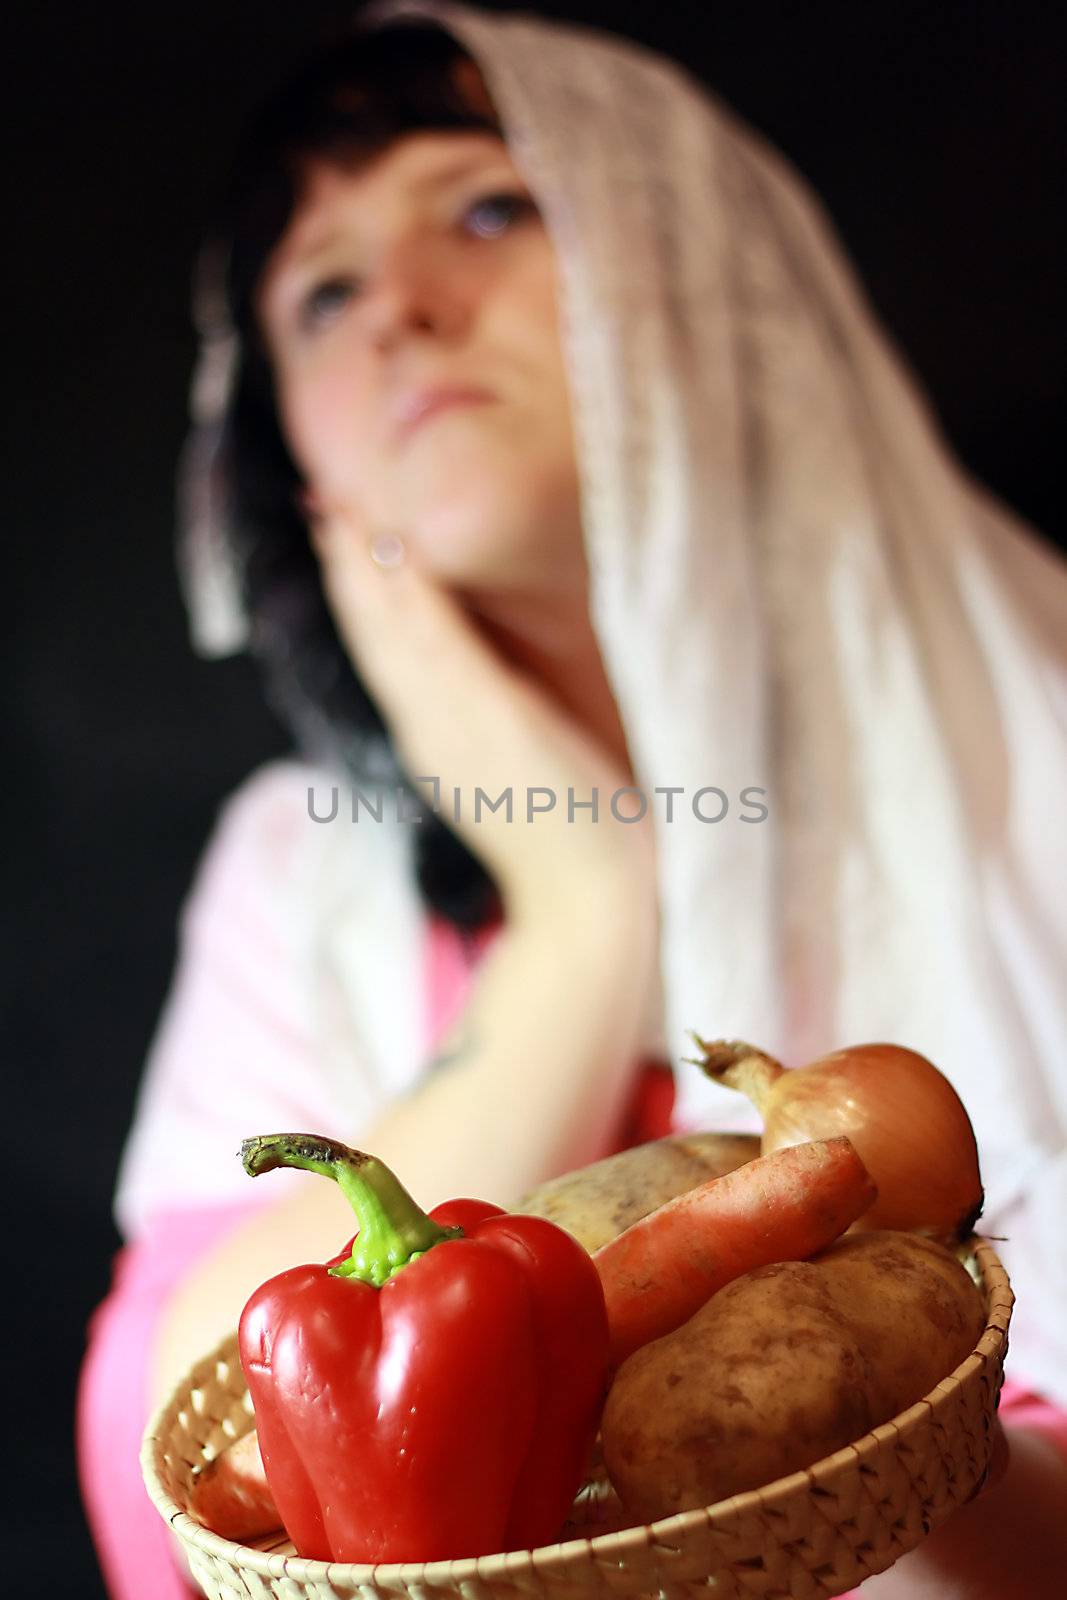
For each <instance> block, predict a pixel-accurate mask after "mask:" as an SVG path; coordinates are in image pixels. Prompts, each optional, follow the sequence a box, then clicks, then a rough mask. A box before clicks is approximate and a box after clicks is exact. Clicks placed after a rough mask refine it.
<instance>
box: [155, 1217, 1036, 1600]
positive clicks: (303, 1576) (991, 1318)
mask: <svg viewBox="0 0 1067 1600" xmlns="http://www.w3.org/2000/svg"><path fill="white" fill-rule="evenodd" d="M958 1254H960V1255H969V1254H973V1255H974V1257H975V1260H976V1262H977V1265H978V1269H979V1272H980V1275H981V1278H982V1284H983V1287H984V1289H985V1293H986V1297H987V1303H988V1307H989V1310H988V1315H987V1320H986V1326H985V1330H984V1332H983V1333H982V1336H981V1338H980V1339H979V1341H978V1343H977V1345H976V1346H975V1348H974V1349H973V1350H972V1351H971V1353H970V1355H968V1356H965V1357H964V1359H963V1360H962V1361H961V1362H960V1364H959V1365H958V1366H957V1367H955V1368H954V1369H953V1371H952V1372H950V1373H949V1374H948V1375H947V1377H944V1378H942V1379H941V1381H940V1382H939V1383H938V1384H936V1385H935V1387H934V1388H933V1389H931V1390H930V1391H929V1393H928V1394H925V1395H923V1397H922V1398H921V1399H920V1400H917V1401H916V1402H915V1404H914V1405H911V1406H909V1407H908V1408H907V1410H906V1411H901V1412H899V1413H898V1414H897V1416H895V1417H890V1418H889V1420H888V1421H886V1422H883V1423H880V1424H879V1426H878V1427H877V1428H872V1429H871V1430H870V1432H868V1433H865V1434H864V1435H863V1436H862V1437H861V1438H859V1439H857V1440H855V1441H854V1442H853V1443H851V1444H847V1445H844V1446H843V1447H842V1448H841V1449H840V1450H836V1451H834V1452H833V1453H832V1454H831V1455H828V1456H823V1457H821V1458H820V1459H819V1460H818V1461H814V1462H812V1463H811V1465H810V1466H807V1467H804V1468H802V1469H801V1470H800V1471H799V1472H791V1473H788V1474H787V1475H786V1476H784V1477H781V1478H776V1479H773V1480H772V1481H771V1482H770V1483H767V1484H763V1485H761V1486H760V1487H759V1488H756V1489H745V1490H744V1491H742V1492H741V1493H740V1494H736V1495H731V1496H730V1497H729V1498H728V1499H725V1500H718V1501H716V1502H715V1503H714V1505H710V1506H700V1507H698V1508H696V1509H695V1510H690V1511H679V1512H676V1513H674V1515H672V1516H670V1517H664V1518H661V1519H660V1521H658V1522H652V1523H636V1524H634V1525H633V1526H632V1527H628V1528H622V1529H618V1530H616V1531H615V1532H612V1533H602V1534H594V1535H593V1536H592V1537H578V1538H574V1539H567V1540H562V1541H559V1542H558V1543H556V1544H551V1545H541V1546H539V1547H538V1548H537V1549H534V1550H508V1551H503V1552H498V1553H497V1554H494V1555H485V1556H457V1557H452V1558H449V1559H447V1560H442V1561H428V1562H415V1561H404V1562H379V1563H377V1564H375V1563H373V1562H354V1561H317V1560H313V1559H311V1558H310V1557H307V1556H298V1555H290V1554H283V1553H281V1552H274V1553H270V1552H267V1551H263V1550H256V1549H254V1548H253V1547H252V1546H251V1545H245V1544H239V1543H237V1542H235V1541H234V1540H232V1539H226V1538H224V1537H223V1536H222V1535H221V1534H218V1533H213V1532H212V1531H211V1530H210V1529H209V1528H205V1527H204V1526H203V1524H202V1523H199V1522H197V1521H196V1519H195V1517H191V1516H190V1515H189V1513H188V1512H187V1511H183V1510H182V1508H181V1506H180V1505H179V1504H178V1502H177V1501H176V1500H174V1499H172V1498H171V1496H170V1495H169V1494H168V1493H167V1491H166V1490H165V1488H164V1487H163V1484H162V1481H161V1478H160V1470H159V1459H158V1458H159V1454H160V1451H161V1449H162V1447H163V1444H164V1441H165V1439H166V1437H167V1435H168V1434H169V1432H170V1428H171V1425H172V1424H173V1422H174V1421H175V1420H176V1419H177V1415H178V1412H179V1410H180V1409H181V1408H182V1397H183V1396H184V1395H185V1394H186V1393H187V1391H188V1390H189V1389H190V1388H193V1387H196V1384H195V1382H194V1379H195V1375H196V1374H197V1373H198V1372H200V1371H202V1370H205V1369H208V1370H209V1369H210V1368H211V1367H213V1366H214V1365H215V1364H216V1363H217V1362H219V1361H223V1360H225V1361H230V1360H232V1359H233V1347H234V1340H235V1337H236V1335H235V1333H232V1332H231V1333H229V1334H227V1336H226V1337H225V1338H224V1339H222V1340H220V1341H219V1343H218V1344H217V1345H216V1346H215V1347H214V1349H213V1350H211V1351H210V1352H209V1353H208V1354H207V1355H205V1356H203V1357H201V1359H200V1360H199V1361H198V1362H197V1363H196V1364H195V1366H193V1367H192V1368H190V1370H189V1371H188V1372H187V1373H186V1374H185V1375H184V1376H183V1377H182V1379H181V1380H180V1382H179V1383H178V1384H177V1385H176V1387H175V1389H174V1391H173V1393H172V1394H171V1395H170V1397H169V1398H168V1399H167V1400H165V1401H164V1402H163V1404H162V1405H161V1406H160V1407H159V1408H158V1410H157V1411H156V1413H155V1415H154V1416H153V1417H152V1418H151V1420H150V1421H149V1423H148V1426H147V1428H146V1429H145V1433H144V1437H143V1439H142V1443H141V1453H140V1461H141V1471H142V1475H143V1477H144V1483H145V1488H146V1490H147V1491H148V1494H149V1497H150V1499H151V1500H152V1503H153V1504H154V1505H155V1507H156V1509H157V1511H158V1512H159V1513H160V1515H161V1516H162V1518H163V1520H164V1521H165V1522H166V1523H167V1524H168V1525H169V1526H170V1527H171V1528H172V1529H173V1530H174V1532H175V1533H176V1534H177V1535H178V1536H179V1538H181V1539H182V1540H184V1541H185V1542H186V1543H188V1544H192V1545H194V1546H195V1547H196V1548H197V1549H200V1550H202V1551H204V1552H205V1554H208V1555H213V1556H216V1557H222V1558H223V1559H226V1560H229V1561H235V1560H239V1562H240V1564H241V1566H242V1567H244V1568H246V1569H247V1570H249V1571H251V1572H256V1573H258V1574H259V1575H260V1576H262V1577H278V1576H281V1575H283V1574H284V1575H285V1576H286V1577H289V1578H291V1579H293V1580H294V1581H295V1582H297V1583H300V1582H318V1583H326V1582H329V1581H331V1580H333V1581H344V1582H346V1583H349V1584H353V1585H355V1584H375V1585H379V1586H383V1587H388V1588H390V1589H393V1590H396V1591H397V1592H400V1591H401V1590H402V1589H404V1588H406V1587H407V1586H409V1585H412V1584H424V1585H426V1586H428V1587H435V1586H439V1585H442V1586H443V1585H445V1584H451V1585H456V1584H460V1583H463V1582H465V1581H473V1580H476V1579H481V1580H482V1581H486V1580H492V1579H499V1578H503V1577H507V1576H510V1575H514V1574H515V1573H517V1572H520V1571H526V1570H529V1568H530V1567H531V1566H534V1565H536V1566H537V1567H541V1568H543V1567H544V1566H545V1565H546V1564H548V1563H551V1564H552V1565H556V1564H557V1563H560V1562H564V1561H566V1559H567V1557H568V1556H569V1555H573V1554H577V1553H579V1552H581V1553H583V1554H585V1553H589V1554H591V1555H592V1556H594V1557H596V1556H601V1557H607V1558H615V1557H618V1556H619V1555H622V1554H624V1553H625V1550H626V1548H627V1547H628V1546H629V1545H634V1546H635V1547H639V1548H641V1549H642V1550H647V1549H648V1547H649V1545H650V1544H652V1545H655V1546H667V1547H670V1546H671V1545H672V1543H673V1541H674V1540H676V1539H682V1538H684V1537H685V1535H686V1534H688V1533H689V1532H691V1531H693V1530H695V1529H698V1528H700V1527H702V1526H706V1525H707V1524H708V1523H709V1522H711V1523H713V1524H714V1523H715V1522H717V1521H719V1520H722V1519H725V1518H726V1517H727V1516H730V1515H733V1514H735V1513H737V1512H739V1511H745V1510H748V1509H750V1508H755V1507H757V1506H760V1507H762V1508H764V1509H768V1508H773V1506H774V1504H775V1502H777V1501H780V1500H784V1499H787V1498H788V1497H789V1496H791V1495H793V1494H794V1493H795V1492H796V1491H797V1490H798V1489H803V1488H817V1487H818V1483H819V1479H820V1478H822V1477H825V1476H826V1475H827V1473H828V1472H831V1471H832V1470H833V1468H834V1467H835V1466H838V1465H840V1464H841V1463H844V1462H849V1461H853V1460H856V1459H859V1460H861V1461H862V1459H863V1458H864V1457H865V1456H866V1455H868V1454H872V1453H874V1452H875V1451H876V1450H877V1448H878V1445H879V1444H880V1443H881V1442H882V1441H883V1440H884V1439H886V1438H892V1437H894V1436H900V1435H901V1434H905V1435H906V1434H907V1433H908V1432H909V1431H910V1430H911V1429H913V1428H914V1427H916V1426H917V1425H919V1424H921V1423H923V1422H925V1420H926V1417H927V1414H928V1413H930V1412H933V1411H935V1410H936V1408H937V1406H938V1403H939V1401H940V1400H941V1399H943V1398H945V1397H946V1396H947V1395H950V1394H952V1393H953V1392H954V1390H955V1389H957V1388H958V1387H959V1386H960V1384H961V1383H963V1382H964V1381H965V1380H966V1379H967V1378H968V1377H969V1376H970V1375H971V1374H972V1373H973V1372H974V1371H976V1370H977V1369H978V1368H980V1367H982V1366H985V1365H987V1364H988V1363H990V1362H1002V1359H1003V1356H1004V1353H1005V1350H1006V1347H1007V1336H1008V1324H1009V1321H1010V1319H1011V1310H1012V1306H1013V1304H1014V1301H1015V1296H1014V1293H1013V1292H1012V1288H1011V1284H1010V1282H1009V1279H1008V1274H1007V1272H1006V1271H1005V1269H1004V1267H1003V1265H1002V1264H1001V1261H1000V1258H999V1257H998V1255H997V1253H996V1251H995V1249H994V1248H993V1245H992V1243H991V1242H990V1241H989V1240H988V1239H986V1238H984V1237H983V1236H982V1235H981V1234H972V1235H971V1237H970V1238H969V1239H967V1240H966V1241H965V1242H964V1243H963V1244H962V1245H961V1246H959V1248H958Z"/></svg>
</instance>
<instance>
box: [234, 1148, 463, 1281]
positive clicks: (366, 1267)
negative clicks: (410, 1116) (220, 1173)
mask: <svg viewBox="0 0 1067 1600" xmlns="http://www.w3.org/2000/svg"><path fill="white" fill-rule="evenodd" d="M240 1155H241V1164H242V1166H243V1167H244V1169H245V1171H246V1172H247V1173H248V1174H249V1176H250V1177H253V1178H256V1177H258V1176H259V1174H260V1173H261V1172H272V1171H273V1170H274V1168H275V1167H300V1168H302V1169H303V1170H304V1171H305V1172H320V1173H321V1174H322V1175H323V1177H325V1178H332V1179H333V1181H334V1182H335V1183H336V1184H337V1186H338V1188H339V1189H340V1190H341V1193H342V1194H343V1195H344V1197H345V1199H346V1200H347V1201H348V1203H349V1205H350V1206H351V1207H352V1210H353V1211H354V1212H355V1214H356V1220H357V1222H358V1223H359V1232H358V1233H357V1235H356V1237H355V1239H354V1240H353V1243H352V1254H351V1256H350V1257H349V1258H348V1259H347V1260H346V1261H344V1262H342V1263H341V1264H340V1265H339V1266H337V1267H331V1269H330V1270H331V1272H333V1273H334V1274H335V1276H337V1277H340V1278H358V1279H359V1280H360V1282H362V1283H369V1284H372V1285H373V1286H374V1288H376V1289H380V1288H381V1286H382V1284H383V1283H385V1281H386V1280H387V1279H388V1278H391V1277H392V1275H393V1273H394V1272H399V1271H400V1269H401V1267H406V1266H407V1264H408V1262H409V1261H414V1260H415V1258H416V1257H417V1256H421V1255H425V1253H426V1251H427V1250H429V1249H431V1248H432V1247H433V1246H434V1245H435V1244H441V1243H442V1242H443V1241H444V1240H446V1239H461V1238H462V1237H463V1230H462V1228H442V1227H441V1225H440V1223H437V1222H434V1221H433V1219H432V1218H431V1217H428V1216H427V1215H426V1213H425V1211H423V1209H422V1207H421V1206H420V1205H418V1203H417V1202H416V1201H415V1200H413V1199H412V1197H411V1195H410V1194H408V1191H407V1190H406V1189H405V1188H404V1185H403V1184H402V1183H401V1182H400V1180H399V1178H397V1177H396V1176H395V1174H394V1173H392V1172H391V1171H390V1170H389V1168H388V1167H387V1166H386V1165H385V1163H384V1162H382V1161H379V1160H378V1159H377V1157H375V1156H369V1155H366V1154H364V1152H363V1151H362V1150H350V1149H349V1147H348V1146H347V1145H346V1144H338V1143H336V1142H335V1141H334V1140H333V1139H323V1138H320V1137H319V1135H318V1134H314V1133H265V1134H260V1135H259V1136H258V1137H257V1138H255V1139H246V1140H245V1141H244V1143H243V1144H242V1146H241V1151H240Z"/></svg>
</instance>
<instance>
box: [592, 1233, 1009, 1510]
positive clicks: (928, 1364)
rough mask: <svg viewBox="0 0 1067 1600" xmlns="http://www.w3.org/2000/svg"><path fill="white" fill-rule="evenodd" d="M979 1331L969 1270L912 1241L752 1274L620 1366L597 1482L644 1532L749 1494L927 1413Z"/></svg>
mask: <svg viewBox="0 0 1067 1600" xmlns="http://www.w3.org/2000/svg"><path fill="white" fill-rule="evenodd" d="M984 1327H985V1312H984V1309H983V1305H982V1300H981V1296H980V1295H979V1293H978V1291H977V1289H976V1288H975V1286H974V1284H973V1283H972V1281H971V1279H970V1277H969V1276H968V1274H967V1272H966V1270H965V1269H964V1268H963V1267H962V1266H961V1265H960V1263H959V1262H958V1261H957V1260H956V1259H955V1257H954V1256H952V1255H951V1254H950V1253H949V1251H947V1250H944V1249H942V1247H941V1246H940V1245H936V1244H933V1243H932V1242H931V1241H929V1240H927V1239H923V1238H920V1237H919V1236H918V1235H915V1234H909V1233H889V1232H882V1233H866V1234H855V1235H849V1236H848V1237H846V1238H844V1239H839V1240H838V1241H837V1242H836V1243H835V1244H833V1245H831V1246H830V1248H829V1249H828V1250H825V1251H823V1252H822V1253H821V1255H819V1256H816V1257H814V1258H813V1259H812V1260H810V1261H788V1262H781V1263H778V1264H777V1265H774V1266H769V1267H760V1268H758V1269H757V1270H756V1271H755V1272H750V1273H747V1274H746V1275H745V1276H744V1277H743V1278H738V1279H736V1280H735V1282H733V1283H732V1284H729V1285H728V1286H727V1287H726V1288H725V1289H721V1290H720V1291H719V1293H718V1294H716V1295H714V1296H713V1297H712V1299H711V1300H709V1301H708V1302H707V1304H706V1305H705V1306H703V1307H702V1308H701V1310H700V1311H698V1312H697V1314H696V1315H695V1316H694V1317H692V1318H691V1319H690V1320H689V1321H688V1322H687V1323H685V1324H683V1326H682V1327H681V1328H679V1329H677V1330H676V1332H674V1333H671V1334H668V1335H667V1337H666V1338H664V1339H658V1340H656V1342H655V1343H654V1344H650V1345H646V1346H645V1347H644V1348H643V1349H641V1350H638V1351H636V1352H635V1353H634V1354H633V1355H632V1356H631V1357H630V1358H629V1360H628V1361H625V1362H624V1363H623V1365H622V1366H621V1367H620V1369H619V1372H618V1374H617V1376H616V1378H615V1382H614V1384H613V1385H612V1388H611V1391H610V1393H609V1395H608V1399H607V1404H606V1406H605V1409H604V1416H603V1420H602V1423H601V1441H602V1446H603V1456H604V1464H605V1467H606V1468H607V1472H608V1475H609V1477H610V1478H611V1481H612V1483H613V1485H614V1487H615V1489H616V1491H617V1493H618V1495H619V1498H620V1499H621V1500H622V1502H623V1504H624V1505H625V1506H626V1508H627V1510H628V1511H629V1512H630V1513H631V1514H632V1516H633V1517H634V1518H635V1520H637V1521H640V1522H651V1521H655V1520H656V1519H657V1518H658V1517H665V1516H670V1515H671V1514H672V1513H673V1512H676V1511H683V1510H689V1509H692V1508H695V1507H698V1506H705V1505H712V1504H714V1502H715V1501H717V1500H722V1499H724V1498H726V1497H727V1496H729V1495H732V1494H737V1493H739V1492H740V1491H741V1490H744V1489H756V1488H759V1487H760V1486H761V1485H762V1484H765V1483H770V1482H772V1481H773V1480H774V1479H775V1478H779V1477H782V1476H784V1475H785V1474H786V1473H789V1472H796V1471H799V1470H800V1468H802V1467H806V1466H810V1465H811V1464H812V1462H814V1461H818V1460H819V1459H821V1457H823V1456H826V1455H830V1454H831V1453H832V1452H833V1451H834V1450H839V1449H841V1448H842V1446H844V1445H846V1444H850V1443H852V1442H853V1441H854V1440H856V1439H858V1438H859V1437H860V1436H861V1435H862V1434H864V1433H867V1432H868V1431H869V1430H870V1429H871V1428H873V1427H877V1426H878V1424H879V1423H882V1422H887V1421H888V1420H889V1418H890V1417H893V1416H895V1415H896V1414H897V1413H898V1412H899V1411H902V1410H905V1409H906V1408H907V1407H908V1406H910V1405H912V1404H914V1402H915V1401H916V1400H920V1399H922V1397H923V1395H925V1394H927V1393H928V1392H929V1390H930V1389H932V1388H934V1387H935V1385H936V1384H938V1383H939V1382H940V1381H941V1379H942V1378H945V1377H947V1376H948V1374H949V1373H950V1372H951V1371H952V1370H953V1368H955V1367H956V1366H958V1365H959V1363H960V1362H961V1361H963V1360H964V1359H965V1357H966V1356H968V1355H969V1354H970V1352H971V1351H972V1350H973V1349H974V1347H975V1345H976V1344H977V1343H978V1340H979V1339H980V1337H981V1335H982V1331H983V1329H984Z"/></svg>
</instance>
